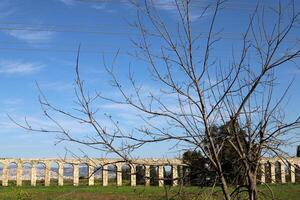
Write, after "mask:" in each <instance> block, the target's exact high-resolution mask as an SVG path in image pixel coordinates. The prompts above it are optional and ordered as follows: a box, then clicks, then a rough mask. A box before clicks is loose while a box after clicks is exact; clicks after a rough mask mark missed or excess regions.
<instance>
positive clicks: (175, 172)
mask: <svg viewBox="0 0 300 200" xmlns="http://www.w3.org/2000/svg"><path fill="white" fill-rule="evenodd" d="M177 179H178V169H177V165H172V185H173V186H177V185H178V180H177Z"/></svg>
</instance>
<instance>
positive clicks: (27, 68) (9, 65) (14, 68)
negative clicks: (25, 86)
mask: <svg viewBox="0 0 300 200" xmlns="http://www.w3.org/2000/svg"><path fill="white" fill-rule="evenodd" d="M42 67H43V65H42V64H39V63H31V62H25V61H21V60H1V61H0V74H5V75H14V74H22V75H28V74H32V73H35V72H37V71H39V70H40V69H41V68H42Z"/></svg>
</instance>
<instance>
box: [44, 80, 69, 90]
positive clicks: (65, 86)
mask: <svg viewBox="0 0 300 200" xmlns="http://www.w3.org/2000/svg"><path fill="white" fill-rule="evenodd" d="M39 86H40V87H41V89H42V90H52V91H64V92H65V91H73V88H74V86H73V83H72V82H62V81H59V82H48V83H39Z"/></svg>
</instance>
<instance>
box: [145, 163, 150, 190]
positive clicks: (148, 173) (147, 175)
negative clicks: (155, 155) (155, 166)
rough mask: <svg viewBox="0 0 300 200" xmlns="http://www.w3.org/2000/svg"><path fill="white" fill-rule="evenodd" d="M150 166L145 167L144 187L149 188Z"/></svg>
mask: <svg viewBox="0 0 300 200" xmlns="http://www.w3.org/2000/svg"><path fill="white" fill-rule="evenodd" d="M150 178H151V177H150V165H145V185H146V186H150Z"/></svg>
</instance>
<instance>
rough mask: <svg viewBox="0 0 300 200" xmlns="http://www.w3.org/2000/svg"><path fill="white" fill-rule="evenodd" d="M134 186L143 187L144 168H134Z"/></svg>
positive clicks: (139, 166) (140, 166)
mask: <svg viewBox="0 0 300 200" xmlns="http://www.w3.org/2000/svg"><path fill="white" fill-rule="evenodd" d="M135 170H136V185H145V166H143V165H137V166H136V169H135Z"/></svg>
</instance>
